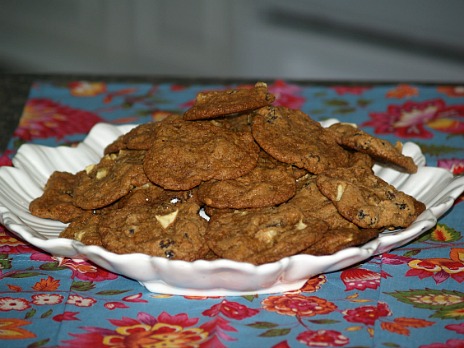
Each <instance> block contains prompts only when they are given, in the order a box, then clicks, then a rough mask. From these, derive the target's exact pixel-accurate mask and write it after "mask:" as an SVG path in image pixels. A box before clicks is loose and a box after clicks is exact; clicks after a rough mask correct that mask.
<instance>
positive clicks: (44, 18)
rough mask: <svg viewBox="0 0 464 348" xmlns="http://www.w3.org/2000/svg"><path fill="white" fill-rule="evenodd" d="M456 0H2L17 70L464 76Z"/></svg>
mask: <svg viewBox="0 0 464 348" xmlns="http://www.w3.org/2000/svg"><path fill="white" fill-rule="evenodd" d="M463 13H464V2H462V1H459V0H448V1H439V0H420V1H419V0H408V1H399V0H390V1H385V0H382V1H380V0H378V1H374V0H371V1H368V0H350V1H344V0H332V1H322V0H286V1H281V0H280V1H277V0H235V1H232V0H230V1H227V0H197V1H189V0H158V1H151V0H132V1H131V0H106V1H101V0H100V1H85V0H41V1H34V0H31V1H27V0H0V68H1V69H2V70H3V71H15V72H64V73H68V72H71V73H95V74H107V73H112V74H142V75H143V74H147V75H154V74H157V75H167V76H202V77H245V78H259V77H262V78H275V77H279V78H280V77H281V78H296V79H339V80H340V79H342V80H344V79H363V80H398V79H399V80H416V81H450V82H464V39H463V38H464V21H463V20H462V14H463Z"/></svg>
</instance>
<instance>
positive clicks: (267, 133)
mask: <svg viewBox="0 0 464 348" xmlns="http://www.w3.org/2000/svg"><path fill="white" fill-rule="evenodd" d="M252 132H253V137H254V138H255V140H256V142H257V143H258V144H259V145H260V146H261V148H263V149H264V150H265V151H266V152H267V153H269V154H270V155H271V156H273V157H274V158H276V159H277V160H279V161H282V162H284V163H289V164H293V165H295V166H297V167H299V168H305V169H306V170H308V171H309V172H311V173H314V174H318V173H321V172H323V171H324V170H327V169H331V168H336V167H344V166H348V165H349V162H350V156H349V152H348V151H346V150H345V149H343V148H342V147H341V146H340V145H338V143H337V142H336V141H335V137H334V136H333V134H332V133H333V132H330V131H328V130H327V129H325V128H323V127H322V126H321V125H320V124H319V123H318V122H316V121H314V120H312V119H311V118H310V117H309V116H308V115H306V114H305V113H303V112H302V111H299V110H292V109H288V108H285V107H273V106H270V107H265V108H261V109H259V110H257V111H256V115H255V116H254V119H253V124H252Z"/></svg>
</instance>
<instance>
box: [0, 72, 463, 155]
mask: <svg viewBox="0 0 464 348" xmlns="http://www.w3.org/2000/svg"><path fill="white" fill-rule="evenodd" d="M276 80H283V81H286V82H288V83H295V84H299V85H304V86H310V85H314V86H335V85H356V86H373V85H390V84H413V85H450V86H454V85H455V86H459V85H463V84H464V81H463V83H462V84H461V83H454V82H453V83H448V82H443V81H406V80H404V81H398V80H392V81H389V80H370V81H369V80H352V81H347V80H332V79H327V80H308V79H292V78H284V77H282V78H278V77H272V78H244V77H234V78H232V77H230V78H228V77H218V78H213V77H193V76H191V77H189V76H186V77H179V76H150V75H124V74H121V75H111V74H108V75H98V74H81V73H72V74H55V73H40V74H39V73H0V154H1V153H3V151H5V149H6V147H7V145H8V142H9V139H10V138H11V136H12V135H13V132H14V130H15V129H16V127H17V126H18V122H19V119H20V117H21V115H22V112H23V108H24V105H25V103H26V101H27V98H28V96H29V90H30V87H31V84H32V83H33V82H36V81H51V82H64V81H105V82H108V83H111V82H113V83H114V82H119V83H152V84H161V83H176V84H181V85H193V84H204V85H208V84H225V85H228V84H245V83H246V84H250V83H253V84H254V83H256V82H257V81H263V82H268V83H271V82H273V81H276Z"/></svg>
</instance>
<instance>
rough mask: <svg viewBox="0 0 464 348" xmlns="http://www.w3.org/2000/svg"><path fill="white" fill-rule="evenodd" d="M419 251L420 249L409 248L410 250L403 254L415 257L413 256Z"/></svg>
mask: <svg viewBox="0 0 464 348" xmlns="http://www.w3.org/2000/svg"><path fill="white" fill-rule="evenodd" d="M419 253H420V249H413V250H409V251H407V252H405V253H404V255H403V256H407V257H413V256H416V255H417V254H419Z"/></svg>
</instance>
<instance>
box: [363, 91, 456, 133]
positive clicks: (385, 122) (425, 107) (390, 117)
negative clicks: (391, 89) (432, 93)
mask: <svg viewBox="0 0 464 348" xmlns="http://www.w3.org/2000/svg"><path fill="white" fill-rule="evenodd" d="M369 116H370V118H371V120H370V121H367V122H364V123H363V124H362V126H364V127H374V131H375V133H377V134H389V133H392V134H395V135H396V136H398V137H401V138H414V137H416V138H431V137H432V136H433V134H432V133H431V132H430V131H429V130H427V129H426V127H429V128H432V129H435V130H438V131H441V132H445V133H451V134H459V133H462V132H464V119H460V118H462V117H464V105H451V106H447V105H446V103H445V102H444V101H443V100H441V99H434V100H428V101H424V102H414V101H408V102H406V103H404V104H403V105H389V106H388V108H387V111H386V112H373V113H370V114H369Z"/></svg>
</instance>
